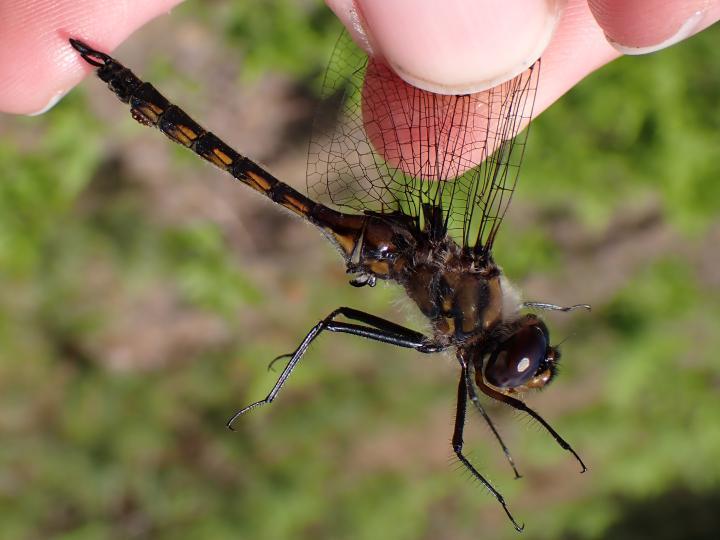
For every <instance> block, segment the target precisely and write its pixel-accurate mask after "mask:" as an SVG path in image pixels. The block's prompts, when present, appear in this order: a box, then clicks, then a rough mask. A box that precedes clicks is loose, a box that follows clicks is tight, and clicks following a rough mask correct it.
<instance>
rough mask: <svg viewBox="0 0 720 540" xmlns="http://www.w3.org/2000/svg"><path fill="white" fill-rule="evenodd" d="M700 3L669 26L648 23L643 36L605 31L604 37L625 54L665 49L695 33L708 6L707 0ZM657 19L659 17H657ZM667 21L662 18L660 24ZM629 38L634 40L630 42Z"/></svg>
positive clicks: (646, 52) (647, 52) (638, 53)
mask: <svg viewBox="0 0 720 540" xmlns="http://www.w3.org/2000/svg"><path fill="white" fill-rule="evenodd" d="M700 4H705V5H704V6H702V8H701V9H695V10H693V11H691V12H690V13H689V14H687V15H686V16H685V17H684V18H683V19H680V20H679V21H678V22H677V23H675V25H674V26H671V27H670V28H663V27H661V28H657V27H654V26H653V25H649V27H647V30H648V31H647V32H646V33H645V35H644V36H643V35H638V34H635V35H632V38H626V37H625V36H622V38H618V37H615V36H612V35H610V34H609V33H608V32H606V33H605V37H606V38H607V40H608V43H610V45H612V46H613V47H614V48H615V49H616V50H617V51H619V52H621V53H623V54H627V55H640V54H649V53H653V52H656V51H659V50H661V49H665V48H667V47H670V46H671V45H675V44H676V43H679V42H680V41H683V40H685V39H687V38H688V37H690V36H692V35H693V34H695V32H696V31H697V30H698V28H699V27H700V24H701V23H702V21H703V19H704V17H705V13H706V11H707V8H708V6H707V2H700ZM658 19H661V18H659V17H658ZM667 22H668V19H664V20H663V21H662V23H661V24H662V25H663V26H664V25H665V24H667ZM670 24H671V22H670ZM631 39H632V41H634V42H630V41H631Z"/></svg>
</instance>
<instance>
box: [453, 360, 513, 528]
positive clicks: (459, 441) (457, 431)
mask: <svg viewBox="0 0 720 540" xmlns="http://www.w3.org/2000/svg"><path fill="white" fill-rule="evenodd" d="M461 367H462V374H461V375H460V381H459V383H458V393H457V409H456V413H455V428H454V429H453V436H452V448H453V452H455V455H456V456H457V458H458V459H459V460H460V463H462V464H463V466H464V467H465V468H466V469H467V470H468V471H470V473H471V474H472V475H473V477H474V478H475V479H476V480H478V481H479V482H480V483H481V484H482V485H483V486H485V487H486V488H487V489H488V491H490V493H491V494H492V495H493V497H495V499H497V502H499V503H500V505H501V506H502V507H503V510H505V513H506V514H507V517H508V518H509V519H510V521H512V524H513V525H514V526H515V529H517V530H518V531H522V530H523V528H524V525H518V523H517V521H515V518H514V517H513V516H512V514H511V513H510V510H509V509H508V507H507V503H506V502H505V498H504V497H503V496H502V495H501V494H500V492H499V491H498V490H496V489H495V488H494V487H493V486H492V484H491V483H490V482H489V481H488V480H487V479H486V478H485V477H484V476H483V475H481V474H480V473H479V472H478V471H477V469H475V467H474V466H473V465H472V463H470V461H468V459H467V458H466V457H465V456H464V455H463V453H462V449H463V430H464V429H465V412H466V410H467V397H468V386H467V381H468V379H469V377H470V375H469V373H468V367H467V365H466V364H462V366H461Z"/></svg>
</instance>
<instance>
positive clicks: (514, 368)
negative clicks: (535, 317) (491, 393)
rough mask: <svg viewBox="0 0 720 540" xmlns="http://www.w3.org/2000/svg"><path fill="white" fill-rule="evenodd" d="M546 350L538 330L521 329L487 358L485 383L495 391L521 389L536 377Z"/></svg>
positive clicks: (546, 344) (530, 327) (542, 335)
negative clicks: (496, 389) (518, 387)
mask: <svg viewBox="0 0 720 540" xmlns="http://www.w3.org/2000/svg"><path fill="white" fill-rule="evenodd" d="M547 348H548V342H547V337H546V336H545V334H544V333H543V331H542V330H541V329H540V327H538V326H536V325H532V326H526V327H524V328H521V329H520V330H518V331H517V332H516V333H515V334H514V335H513V336H512V337H511V338H510V339H508V340H507V341H505V342H503V343H502V344H501V345H500V346H499V347H498V348H497V350H496V351H495V352H493V353H492V355H490V358H489V359H488V361H487V364H486V366H485V371H484V373H485V380H487V382H489V383H490V384H492V385H493V386H495V387H497V388H515V387H517V386H522V385H524V384H525V383H527V382H528V381H529V380H530V379H532V378H533V376H534V375H535V373H537V371H538V369H539V367H540V364H541V363H542V362H543V361H544V360H545V356H546V353H547Z"/></svg>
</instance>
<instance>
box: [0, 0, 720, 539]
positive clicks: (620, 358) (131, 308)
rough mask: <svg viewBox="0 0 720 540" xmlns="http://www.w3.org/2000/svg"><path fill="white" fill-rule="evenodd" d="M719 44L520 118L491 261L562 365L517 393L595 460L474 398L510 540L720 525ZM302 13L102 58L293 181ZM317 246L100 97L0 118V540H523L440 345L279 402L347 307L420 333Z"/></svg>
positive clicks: (635, 65)
mask: <svg viewBox="0 0 720 540" xmlns="http://www.w3.org/2000/svg"><path fill="white" fill-rule="evenodd" d="M719 31H720V29H718V28H715V29H711V30H709V31H706V32H703V33H702V34H701V35H700V36H698V37H695V38H693V39H691V40H689V41H687V42H685V43H683V44H681V45H679V46H675V47H672V48H671V49H669V50H666V51H662V52H660V53H657V54H654V55H651V56H647V57H637V58H623V59H621V60H619V61H617V62H614V63H613V64H612V65H610V66H607V67H605V68H603V69H602V70H600V71H599V72H597V73H595V74H594V75H592V76H591V77H589V78H588V79H587V80H586V81H584V82H583V83H582V84H580V85H579V86H578V87H576V88H575V89H573V90H572V91H571V92H570V93H569V94H568V95H566V96H565V97H564V98H563V99H561V100H560V102H558V103H557V104H555V105H554V106H553V107H552V108H551V109H549V110H548V111H547V112H545V113H543V114H542V116H541V117H540V118H539V119H538V120H537V121H536V122H534V124H533V128H532V132H531V134H530V138H529V143H528V152H527V154H526V157H525V165H524V169H523V173H522V175H521V181H520V187H519V190H518V191H517V193H516V199H515V202H514V203H513V206H512V208H511V211H510V212H509V214H508V217H507V218H506V221H505V224H504V229H503V233H502V235H501V236H500V240H499V242H498V245H497V253H496V258H497V260H498V261H499V262H500V263H501V264H502V265H503V266H504V269H505V271H506V273H507V274H508V276H509V277H510V278H511V279H512V280H514V281H515V282H516V283H517V284H518V285H519V287H520V288H521V289H522V290H523V291H524V292H525V295H526V296H528V297H531V298H532V299H536V300H544V301H552V302H557V303H562V304H569V303H578V302H588V303H590V304H592V305H593V308H594V309H593V311H592V313H590V314H586V313H581V312H576V313H572V314H570V315H566V314H553V315H550V316H548V317H547V318H548V319H549V325H550V327H551V329H552V332H553V335H554V336H555V337H556V339H557V340H560V339H564V338H566V337H567V338H569V339H568V340H567V342H566V343H564V345H563V352H564V357H563V365H562V368H563V369H562V374H561V376H560V377H559V378H558V379H557V381H556V382H554V383H553V385H552V386H551V387H550V388H549V389H547V390H546V391H545V392H543V393H540V394H533V395H531V396H529V397H528V401H529V403H530V404H531V405H532V406H533V407H534V408H536V409H537V410H538V411H540V413H541V414H542V415H543V416H544V417H545V418H546V419H547V420H548V421H550V423H551V424H552V425H553V426H554V427H556V429H557V430H558V431H559V432H560V433H562V434H563V435H564V436H565V438H566V439H568V440H569V441H571V443H572V444H573V446H574V448H575V449H576V450H577V451H578V452H579V453H580V454H581V455H582V456H583V458H584V460H585V462H586V463H587V464H588V466H589V468H590V470H589V471H588V472H587V473H586V474H584V475H579V474H578V470H577V469H578V468H577V465H576V463H575V462H574V461H573V460H572V459H571V457H569V456H568V455H567V453H566V452H564V451H562V450H561V449H560V448H558V447H557V445H556V444H555V443H554V442H553V441H552V439H551V438H550V437H549V436H548V435H547V434H546V433H545V432H543V431H542V430H541V429H540V428H539V427H538V426H537V425H536V424H534V423H531V422H529V421H528V420H527V419H526V418H525V417H523V416H521V415H518V414H515V413H513V412H512V411H509V410H507V409H506V408H503V407H501V406H498V405H493V404H490V405H489V410H490V412H491V413H492V414H493V416H494V417H495V418H496V421H497V425H498V427H499V429H500V431H501V432H502V433H503V435H504V436H505V438H506V441H507V443H508V445H509V446H510V448H511V450H512V451H513V454H514V457H515V460H516V462H517V463H518V465H519V468H520V470H521V472H522V473H523V474H524V478H523V479H521V480H512V473H511V471H510V469H509V467H508V466H507V464H506V463H505V462H504V461H503V457H502V454H501V452H500V451H499V450H498V448H497V446H496V444H495V442H494V441H493V440H492V438H491V436H490V434H489V432H488V431H487V429H486V428H485V427H484V425H483V423H482V421H481V419H480V418H479V417H478V416H477V415H476V414H474V413H473V414H471V415H470V416H469V422H468V428H467V431H466V448H467V450H468V453H469V455H470V456H471V458H472V459H473V460H474V461H475V463H476V464H477V465H478V467H479V468H480V469H481V470H482V471H483V472H485V473H487V475H488V476H489V477H490V478H491V479H492V481H493V482H494V483H495V485H496V486H497V487H498V488H499V489H500V490H501V491H502V492H503V493H504V494H505V496H506V498H507V499H508V501H509V505H510V507H511V509H512V510H513V512H514V514H515V515H516V516H517V517H518V518H519V520H520V521H524V522H525V524H526V531H525V533H524V535H523V537H524V538H529V539H536V538H537V539H543V538H553V539H556V538H567V539H579V540H583V539H595V538H613V539H624V538H661V539H665V538H668V539H669V538H715V537H716V535H717V531H718V530H720V517H719V516H718V512H717V509H718V508H720V488H719V480H720V468H719V467H718V457H720V426H719V423H720V360H718V358H717V356H716V351H717V350H718V349H720V333H718V322H719V321H720V270H718V267H719V266H720V250H718V243H719V242H720V221H718V219H717V215H718V209H720V183H719V182H718V178H720V159H718V149H720V107H719V106H718V104H719V102H720V100H719V99H718V98H719V97H720V47H718V44H719V43H720V33H719ZM338 33H339V25H338V23H337V22H336V21H335V20H334V19H333V17H332V16H331V15H330V13H329V12H328V11H327V9H326V8H325V7H324V6H322V5H319V4H315V3H312V2H305V3H300V4H298V3H295V2H290V1H289V0H287V1H281V0H275V1H272V2H263V3H260V2H253V3H248V4H247V5H240V3H231V2H220V1H218V2H212V3H208V2H202V3H201V2H188V3H186V4H184V5H183V6H181V7H180V8H178V9H176V10H175V11H174V12H173V13H172V14H171V15H170V16H166V17H163V18H161V19H158V20H157V21H154V22H153V23H151V24H150V25H148V26H147V27H146V28H144V29H142V30H141V31H140V32H139V33H137V34H136V35H134V36H132V38H131V39H130V40H129V41H128V42H127V43H126V44H124V45H123V46H122V47H121V48H120V49H119V51H117V55H118V56H119V57H120V58H121V59H122V60H123V61H125V62H126V63H127V64H129V65H131V66H132V67H133V69H135V71H136V72H138V73H140V74H142V76H143V77H144V78H146V79H150V80H152V81H153V82H154V83H155V84H156V86H158V87H159V88H161V89H162V91H163V92H164V93H165V94H166V95H168V96H169V97H171V98H173V99H174V100H175V101H176V102H178V103H179V104H181V105H182V106H183V107H184V108H185V109H186V110H188V111H189V112H190V113H191V114H192V115H193V116H194V117H195V118H197V119H198V120H201V121H202V123H203V124H205V125H206V126H208V127H210V128H211V129H212V130H213V131H215V132H216V133H218V134H220V135H221V136H223V138H225V139H226V140H228V141H230V142H232V143H233V144H234V145H235V146H236V148H238V149H239V150H240V151H242V152H243V153H245V154H247V155H249V156H252V157H254V158H257V159H259V160H260V161H262V162H263V163H264V164H266V165H267V166H268V167H269V169H270V170H271V171H273V172H274V173H275V174H276V175H277V176H279V177H281V178H282V179H283V180H285V181H287V182H289V183H291V184H293V185H296V186H299V187H301V186H303V185H304V174H305V173H304V171H305V165H304V161H305V149H306V142H307V137H308V130H309V126H310V124H311V119H312V110H313V108H314V104H315V99H316V98H315V95H316V93H317V89H318V86H317V78H318V76H319V75H320V74H321V73H322V70H323V66H324V64H325V62H326V61H327V58H328V57H329V54H330V51H331V48H332V44H333V43H334V41H335V39H336V37H337V35H338ZM343 270H344V269H343V267H342V264H341V262H340V260H339V258H338V257H337V254H336V253H334V252H333V250H332V248H331V247H330V246H329V245H327V244H326V243H325V242H324V241H323V240H322V238H321V237H320V235H318V234H317V233H316V232H315V231H314V230H313V229H311V228H310V227H308V226H304V225H302V224H301V223H300V222H299V221H297V220H295V219H293V218H292V217H291V216H290V215H289V214H287V213H285V212H281V211H278V210H277V209H275V208H273V207H272V205H270V204H268V203H267V202H265V201H263V200H261V197H259V196H257V195H256V194H254V193H252V192H251V191H249V190H247V189H245V188H243V187H241V186H239V185H237V184H236V183H233V182H229V181H228V180H227V179H226V178H224V177H223V176H222V175H221V174H220V173H218V172H216V171H214V170H212V169H211V168H210V167H209V166H207V165H206V164H203V163H202V162H201V161H200V160H198V159H196V158H195V157H194V156H192V155H191V154H190V153H188V152H186V151H183V150H182V149H180V148H178V147H175V146H172V145H171V144H170V143H168V142H167V141H165V140H163V137H161V136H160V135H159V134H157V133H154V132H152V131H150V130H146V129H143V128H141V127H139V126H138V125H137V124H136V123H134V122H133V121H132V119H131V118H130V117H129V114H128V113H127V110H126V109H125V108H124V107H123V106H122V105H121V104H120V103H119V102H117V101H116V100H115V99H114V97H113V96H112V95H110V94H109V93H108V92H107V91H106V90H105V89H104V88H103V87H102V85H101V84H100V83H99V82H98V81H97V80H95V79H88V80H87V81H85V82H84V83H83V84H82V85H81V87H80V88H78V89H76V90H74V91H73V92H72V93H71V94H70V95H69V96H67V98H65V99H64V100H63V101H62V103H60V104H59V105H58V106H57V107H55V108H54V109H53V110H52V111H50V112H49V113H47V114H45V115H43V116H41V117H35V118H16V117H8V116H4V117H2V118H0V537H1V538H12V539H15V538H63V539H90V538H93V539H94V538H140V539H143V538H173V539H175V538H189V539H191V538H243V539H244V538H247V539H284V538H288V539H303V538H308V539H309V538H313V539H316V538H318V539H325V538H327V539H336V538H350V539H375V538H387V539H439V538H442V539H475V538H517V537H518V536H517V534H516V533H515V532H514V531H513V530H512V528H511V526H510V524H509V523H508V522H507V520H506V519H505V517H504V515H503V514H502V511H501V509H500V508H499V507H498V505H497V504H496V503H495V502H494V501H493V500H492V499H491V497H490V496H489V495H488V494H487V493H486V492H485V491H484V490H483V489H482V488H481V487H480V486H479V485H478V484H477V483H476V482H473V481H472V480H471V479H470V478H468V475H467V474H466V473H465V472H463V471H461V470H459V468H458V466H457V462H456V461H455V460H454V459H453V458H452V452H451V449H450V445H449V440H450V436H451V431H452V421H453V414H454V411H453V406H454V396H455V388H456V376H457V367H456V365H455V364H454V360H453V359H452V358H451V357H445V356H442V355H435V356H424V355H418V354H415V353H412V352H408V351H403V350H396V349H394V348H391V347H388V346H382V345H377V344H373V343H368V342H364V341H362V340H359V339H356V338H352V337H347V336H346V337H343V336H336V335H332V336H325V337H323V338H322V339H320V340H319V341H317V342H316V344H314V346H313V348H312V350H311V352H310V353H308V355H307V356H306V358H305V360H304V361H303V364H302V366H301V368H300V369H298V370H297V371H296V372H295V373H294V374H293V378H292V380H291V382H290V384H289V385H288V386H287V388H286V391H285V392H284V393H283V394H282V395H281V397H280V398H279V399H278V400H277V401H276V402H275V404H274V405H273V406H271V407H268V408H265V409H261V410H258V411H257V412H255V413H253V414H252V415H250V416H248V417H246V418H243V419H242V420H241V421H240V422H238V424H237V432H236V433H231V432H229V431H227V430H226V429H225V427H224V422H225V420H226V418H227V417H228V416H229V415H230V414H231V413H232V412H234V410H235V409H236V408H238V407H240V406H242V405H245V404H246V403H248V402H250V401H253V400H255V399H258V398H260V397H262V396H264V395H265V393H266V391H267V390H268V389H269V388H270V387H271V385H272V384H273V383H274V380H275V379H274V377H275V375H274V374H273V373H268V372H267V370H266V366H267V363H268V361H269V360H270V359H272V358H273V357H275V356H276V355H278V354H280V353H283V352H287V351H290V350H292V349H293V348H294V347H295V345H296V344H297V342H298V340H299V339H300V338H301V336H303V335H304V333H305V332H306V331H307V330H308V329H309V327H310V326H311V325H312V324H314V323H315V321H317V320H318V319H319V318H321V317H322V316H324V315H325V314H327V313H328V312H330V311H331V310H332V309H333V308H335V307H337V306H339V305H350V306H353V307H356V308H360V309H363V310H366V311H369V312H372V313H376V314H378V315H381V316H384V317H387V318H391V319H393V320H396V321H399V322H405V323H408V324H409V325H411V326H414V327H417V328H421V326H420V324H422V322H421V321H420V320H419V319H418V318H417V316H415V315H413V313H412V310H411V309H409V308H408V307H407V303H406V302H405V303H403V302H402V301H401V300H400V299H401V296H402V295H401V294H400V291H398V290H397V289H395V288H392V287H385V286H379V287H376V288H375V289H373V290H356V289H353V288H352V287H348V286H347V285H346V282H347V279H348V278H347V276H346V275H345V274H344V271H343Z"/></svg>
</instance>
